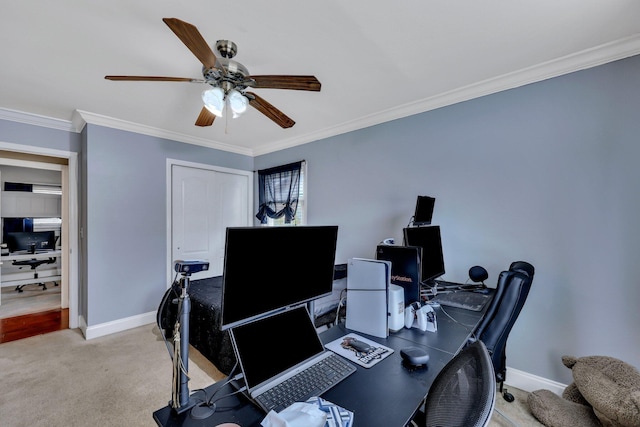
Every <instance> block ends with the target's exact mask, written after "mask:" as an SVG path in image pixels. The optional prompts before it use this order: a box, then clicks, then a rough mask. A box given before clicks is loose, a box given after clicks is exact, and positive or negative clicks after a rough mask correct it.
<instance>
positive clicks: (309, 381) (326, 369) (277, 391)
mask: <svg viewBox="0 0 640 427" xmlns="http://www.w3.org/2000/svg"><path fill="white" fill-rule="evenodd" d="M355 371H356V367H355V366H354V365H353V364H351V363H349V362H347V361H346V360H345V359H343V358H342V357H340V356H338V355H337V354H333V353H332V354H330V355H329V357H326V358H324V359H322V360H321V361H320V362H318V363H316V364H314V365H312V366H310V367H309V368H307V369H305V370H304V371H301V372H299V373H297V374H296V375H294V376H292V377H291V378H289V379H287V380H285V381H283V382H282V383H280V384H278V385H277V386H275V387H273V388H271V389H270V390H267V391H265V392H264V393H262V394H260V395H259V396H256V397H255V400H256V402H257V403H258V404H259V405H260V406H261V407H262V409H264V410H265V411H266V412H269V411H271V410H274V411H276V412H280V411H281V410H283V409H285V408H287V407H288V406H290V405H291V404H292V403H295V402H305V401H306V400H308V399H309V398H310V397H314V396H320V395H321V394H322V393H324V392H325V391H327V390H329V389H330V388H331V387H333V386H334V385H336V384H338V383H339V382H340V381H342V380H344V379H345V378H347V377H348V376H349V375H351V374H352V373H354V372H355Z"/></svg>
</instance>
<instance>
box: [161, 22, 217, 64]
mask: <svg viewBox="0 0 640 427" xmlns="http://www.w3.org/2000/svg"><path fill="white" fill-rule="evenodd" d="M162 20H163V21H164V23H165V24H167V25H168V26H169V28H171V31H173V32H174V33H175V35H176V36H178V38H179V39H180V40H182V43H184V44H185V45H186V46H187V47H188V48H189V50H190V51H191V52H192V53H193V54H194V55H195V56H196V58H198V59H199V60H200V62H202V65H204V66H205V67H206V68H215V66H216V61H217V59H216V55H215V54H214V53H213V51H212V50H211V48H210V47H209V45H208V44H207V42H206V40H205V39H204V37H202V34H200V31H198V29H197V28H196V27H195V26H194V25H192V24H189V23H188V22H184V21H181V20H180V19H178V18H162Z"/></svg>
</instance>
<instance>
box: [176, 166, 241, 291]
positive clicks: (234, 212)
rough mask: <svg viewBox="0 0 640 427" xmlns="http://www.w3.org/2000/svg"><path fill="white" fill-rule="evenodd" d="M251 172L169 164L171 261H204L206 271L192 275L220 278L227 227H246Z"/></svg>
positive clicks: (196, 277) (194, 276) (195, 276)
mask: <svg viewBox="0 0 640 427" xmlns="http://www.w3.org/2000/svg"><path fill="white" fill-rule="evenodd" d="M251 179H252V177H251V175H250V173H233V172H226V171H218V170H209V169H201V168H197V167H187V166H181V165H172V167H171V227H172V233H171V234H172V237H171V238H172V249H171V256H172V262H173V261H175V260H207V261H209V270H208V271H203V272H201V273H197V274H194V275H193V276H191V278H192V279H203V278H206V277H214V276H220V275H222V271H223V266H224V245H225V235H226V229H227V227H235V226H246V225H249V218H250V213H249V209H250V206H251V200H250V196H251V194H252V193H251V191H250V188H251V184H252V183H251Z"/></svg>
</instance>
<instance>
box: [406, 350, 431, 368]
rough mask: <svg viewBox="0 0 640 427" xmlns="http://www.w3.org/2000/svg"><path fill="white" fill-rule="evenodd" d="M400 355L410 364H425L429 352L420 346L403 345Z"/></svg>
mask: <svg viewBox="0 0 640 427" xmlns="http://www.w3.org/2000/svg"><path fill="white" fill-rule="evenodd" d="M400 357H402V360H403V361H404V362H406V363H408V364H409V365H412V366H422V365H426V364H427V362H428V361H429V353H427V351H426V350H425V349H423V348H420V347H405V348H403V349H401V350H400Z"/></svg>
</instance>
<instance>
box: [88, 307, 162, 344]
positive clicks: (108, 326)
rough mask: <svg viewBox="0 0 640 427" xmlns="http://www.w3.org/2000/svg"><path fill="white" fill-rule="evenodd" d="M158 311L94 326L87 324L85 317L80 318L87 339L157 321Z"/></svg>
mask: <svg viewBox="0 0 640 427" xmlns="http://www.w3.org/2000/svg"><path fill="white" fill-rule="evenodd" d="M155 321H156V312H155V311H152V312H149V313H143V314H139V315H137V316H131V317H126V318H124V319H118V320H114V321H112V322H106V323H101V324H99V325H94V326H86V322H85V319H84V318H82V317H81V319H80V329H81V330H82V333H83V335H84V337H85V339H87V340H90V339H94V338H99V337H103V336H105V335H110V334H114V333H116V332H122V331H126V330H128V329H133V328H137V327H138V326H144V325H149V324H151V323H155Z"/></svg>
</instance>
